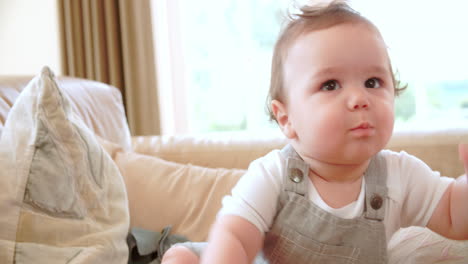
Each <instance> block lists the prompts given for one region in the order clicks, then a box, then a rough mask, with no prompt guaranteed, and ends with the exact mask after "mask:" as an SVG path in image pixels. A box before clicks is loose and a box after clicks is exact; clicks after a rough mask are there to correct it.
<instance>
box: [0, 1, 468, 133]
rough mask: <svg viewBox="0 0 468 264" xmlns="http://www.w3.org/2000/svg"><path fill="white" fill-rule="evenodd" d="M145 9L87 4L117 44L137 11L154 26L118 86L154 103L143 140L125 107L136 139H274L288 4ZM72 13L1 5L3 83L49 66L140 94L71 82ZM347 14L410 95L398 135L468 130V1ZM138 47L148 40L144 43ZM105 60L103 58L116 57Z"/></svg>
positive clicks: (381, 5)
mask: <svg viewBox="0 0 468 264" xmlns="http://www.w3.org/2000/svg"><path fill="white" fill-rule="evenodd" d="M144 1H147V2H148V7H149V8H147V9H148V10H143V9H134V11H132V12H131V13H130V15H128V16H126V14H125V13H128V10H129V9H131V8H132V7H131V5H132V4H133V2H132V1H125V0H120V1H117V0H115V1H111V0H109V1H100V0H99V1H94V2H102V4H101V6H100V7H99V8H102V9H103V10H104V11H103V13H102V14H103V16H104V13H106V12H108V11H106V10H109V8H110V7H111V6H112V5H111V3H115V6H114V7H113V8H114V9H116V10H117V14H118V15H117V18H118V19H117V21H118V22H117V23H116V25H117V26H115V27H112V28H110V29H108V30H110V31H111V33H112V32H113V31H116V32H117V33H119V32H121V33H119V34H117V38H119V39H123V40H125V38H124V36H125V34H124V33H125V30H126V31H127V32H130V33H132V32H134V33H132V34H137V33H139V32H137V31H135V30H129V29H128V28H127V29H126V28H125V26H126V23H129V22H128V21H130V20H131V19H133V18H138V16H139V15H138V14H139V12H140V13H143V11H144V12H147V13H148V16H149V20H147V21H149V23H144V24H150V25H149V26H150V27H149V30H150V31H149V32H150V34H149V36H150V37H151V39H148V43H150V44H151V45H146V46H145V49H142V48H140V47H137V49H136V50H143V51H144V54H149V55H148V56H147V57H146V58H141V59H142V60H143V59H146V60H147V61H146V62H145V63H138V61H137V62H135V63H132V64H131V67H127V68H125V67H124V70H123V71H122V74H117V75H119V76H120V75H122V76H128V72H129V71H130V70H134V71H135V72H142V71H143V70H146V72H147V76H149V78H150V79H149V80H151V81H145V82H143V83H144V84H146V85H147V86H148V88H147V90H145V91H148V90H150V91H153V92H143V93H142V96H143V97H145V100H148V103H147V104H148V105H149V106H150V107H153V108H155V109H154V112H155V114H154V115H156V116H157V117H154V116H153V117H149V118H148V120H153V121H154V122H156V123H158V125H157V126H154V128H148V129H146V128H142V127H141V126H139V125H138V124H137V120H135V119H136V118H135V117H134V116H135V114H132V113H133V112H135V111H134V110H132V107H138V103H135V102H137V101H138V100H137V101H135V99H132V100H130V99H128V98H127V99H126V102H127V104H126V107H127V113H128V114H129V122H130V123H132V122H133V125H131V128H132V133H134V134H187V133H213V132H214V133H218V132H228V131H229V132H237V131H244V132H247V133H278V128H277V127H276V125H275V124H274V123H272V122H270V121H269V120H268V116H267V114H266V110H265V99H266V94H267V91H268V86H269V79H270V62H271V56H272V48H273V45H274V43H275V41H276V37H277V35H278V33H279V30H280V28H281V26H282V22H283V21H284V16H285V14H286V13H285V12H286V10H291V9H292V8H293V7H292V4H291V1H288V0H198V1H190V0H144ZM144 1H143V0H142V1H141V2H144ZM67 2H68V3H67ZM69 2H70V1H63V0H62V1H57V0H40V1H35V0H0V75H10V74H21V75H24V74H26V75H34V74H36V73H38V72H39V71H40V68H41V67H42V65H46V64H47V65H49V66H50V67H51V68H52V69H53V70H54V71H55V72H56V73H57V74H59V75H60V74H64V75H72V76H78V77H83V78H90V79H98V80H99V81H104V82H108V83H111V84H113V85H115V86H117V87H119V88H120V89H121V90H122V92H123V94H124V96H127V97H129V98H130V96H132V94H133V93H134V91H136V90H138V89H140V87H141V86H142V85H141V83H142V81H140V84H139V85H136V84H135V82H133V84H132V82H128V81H127V80H128V79H131V78H129V77H125V78H123V80H120V82H115V81H109V80H106V79H105V78H104V79H102V78H101V79H99V78H96V76H94V75H86V74H85V73H82V74H80V73H79V72H76V71H75V72H74V71H72V70H70V67H69V66H67V65H68V64H69V62H68V61H67V60H66V59H64V57H66V54H67V52H66V51H64V50H65V49H66V48H65V47H66V46H67V45H66V44H64V42H65V41H64V38H65V39H66V37H64V36H66V35H67V34H69V33H68V31H67V28H73V27H67V26H64V25H63V23H67V22H66V18H67V14H68V13H67V12H64V6H65V7H66V6H67V4H68V5H70V3H69ZM78 2H81V4H79V5H76V6H78V7H77V8H78V9H79V12H81V13H83V12H84V11H83V10H85V8H88V7H89V5H90V3H89V0H88V1H84V0H78V1H75V2H73V3H78ZM135 2H140V1H135ZM296 2H298V1H296ZM301 2H302V3H303V2H307V1H301ZM349 3H350V5H351V6H352V7H354V8H355V9H356V10H357V11H359V12H360V13H361V14H363V15H364V16H365V17H367V18H369V19H370V20H371V21H372V22H374V23H375V24H376V25H377V27H378V28H379V29H380V31H381V33H382V35H383V37H384V39H385V41H386V42H387V45H388V48H389V53H390V57H391V60H392V64H393V68H394V69H395V70H397V71H398V73H399V74H398V76H399V78H400V79H401V81H402V82H403V83H407V84H408V89H407V90H406V91H405V92H404V93H403V94H402V95H401V96H399V97H398V98H397V100H396V117H397V118H396V127H395V129H396V130H421V129H422V130H431V129H444V128H453V127H467V126H468V73H467V71H468V49H467V47H468V35H467V34H465V33H464V32H465V31H466V28H468V16H466V14H465V12H466V10H467V9H468V2H466V1H464V0H447V1H443V2H442V1H433V0H429V1H427V0H426V1H423V0H412V1H407V0H391V1H390V0H378V1H376V0H351V1H349ZM76 6H75V7H76ZM72 7H73V5H72ZM89 8H90V10H91V11H92V10H95V9H93V7H89ZM75 9H76V8H75ZM132 10H133V9H132ZM139 10H140V11H139ZM106 14H107V13H106ZM98 16H99V14H98ZM123 18H125V19H123ZM69 20H70V19H69ZM64 21H65V22H64ZM136 25H137V26H138V24H136ZM140 25H142V24H140ZM91 26H92V25H91ZM122 28H123V29H122ZM138 28H141V26H140V27H138ZM141 34H145V33H141ZM145 36H146V38H148V34H146V35H145ZM82 38H84V37H82ZM135 38H136V39H137V41H135V43H142V42H143V41H145V40H146V38H142V37H140V38H139V37H138V35H136V36H135ZM90 43H91V44H89V45H88V46H90V45H91V46H93V45H98V44H96V43H98V42H95V41H91V42H90ZM125 43H126V42H125V41H124V42H123V44H121V45H119V49H120V50H122V51H120V52H116V53H115V54H123V57H122V59H121V60H120V61H121V64H123V65H124V66H125V64H126V62H127V61H128V60H129V58H131V59H132V60H134V59H133V58H140V57H145V56H140V57H139V56H138V54H137V55H134V53H130V54H131V55H127V56H126V55H125V54H126V53H125V52H126V49H128V48H129V45H126V44H125ZM68 46H70V45H68ZM88 46H87V45H83V46H82V48H80V49H83V50H84V49H86V48H87V47H88ZM150 49H152V51H151V52H148V50H150ZM105 50H106V49H105ZM68 52H69V51H68ZM140 53H141V52H140ZM64 54H65V55H64ZM112 54H114V53H111V55H108V56H107V57H111V58H112V56H113V55H112ZM140 55H141V54H140ZM78 57H79V56H78ZM148 60H151V63H150V64H151V67H148V66H144V65H150V64H148ZM92 64H93V63H91V65H92ZM107 64H109V65H114V64H115V63H114V62H112V61H111V62H110V63H107ZM153 64H154V67H153ZM129 69H130V70H129ZM84 72H85V71H84ZM111 79H112V78H111ZM145 80H146V79H145ZM145 93H146V96H145ZM131 102H133V104H132V103H131ZM134 105H136V106H134ZM146 112H147V111H146ZM139 116H140V115H139Z"/></svg>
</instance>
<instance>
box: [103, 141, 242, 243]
mask: <svg viewBox="0 0 468 264" xmlns="http://www.w3.org/2000/svg"><path fill="white" fill-rule="evenodd" d="M102 144H103V145H104V146H105V148H106V149H107V150H108V151H109V153H110V154H111V155H112V156H113V157H114V161H115V163H116V164H117V166H118V167H119V169H120V172H121V173H122V175H123V177H124V180H125V184H126V187H127V193H128V199H129V203H130V224H131V226H132V227H140V228H144V229H149V230H154V231H158V232H160V231H161V230H162V229H163V228H164V227H166V226H172V233H175V234H180V235H184V236H186V237H187V238H189V239H190V240H192V241H206V240H207V239H208V233H209V229H210V227H211V225H212V223H213V222H214V220H215V218H216V214H217V212H218V211H219V209H220V208H221V200H222V197H223V196H224V195H227V194H229V193H230V191H231V189H232V187H233V186H234V185H235V184H236V183H237V181H238V180H239V178H240V177H241V176H242V175H243V174H244V173H245V171H244V170H239V169H223V168H207V167H201V166H195V165H191V164H179V163H175V162H169V161H165V160H163V159H160V158H157V157H152V156H147V155H143V154H138V153H134V152H126V151H123V150H122V149H121V148H119V146H117V145H115V144H109V143H102Z"/></svg>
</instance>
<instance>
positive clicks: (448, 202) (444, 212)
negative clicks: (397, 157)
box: [427, 145, 468, 240]
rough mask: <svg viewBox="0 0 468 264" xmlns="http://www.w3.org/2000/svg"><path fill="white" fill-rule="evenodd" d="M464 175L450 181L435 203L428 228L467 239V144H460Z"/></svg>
mask: <svg viewBox="0 0 468 264" xmlns="http://www.w3.org/2000/svg"><path fill="white" fill-rule="evenodd" d="M459 152H460V157H461V160H462V161H463V164H464V166H465V173H466V175H465V176H462V177H460V178H458V179H457V181H455V182H454V183H452V184H451V185H450V186H449V187H448V188H447V190H446V191H445V193H444V195H443V196H442V198H441V200H440V202H439V204H438V205H437V207H436V209H435V211H434V213H433V214H432V217H431V219H430V220H429V223H428V225H427V227H428V228H430V229H431V230H433V231H434V232H437V233H439V234H441V235H443V236H445V237H447V238H451V239H458V240H467V239H468V145H460V147H459Z"/></svg>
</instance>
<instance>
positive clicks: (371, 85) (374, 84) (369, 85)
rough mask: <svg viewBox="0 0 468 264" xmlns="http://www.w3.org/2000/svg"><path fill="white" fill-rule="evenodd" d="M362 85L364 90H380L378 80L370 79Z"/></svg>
mask: <svg viewBox="0 0 468 264" xmlns="http://www.w3.org/2000/svg"><path fill="white" fill-rule="evenodd" d="M364 85H365V86H366V88H380V85H381V83H380V80H379V79H378V78H370V79H368V80H367V81H366V82H365V83H364Z"/></svg>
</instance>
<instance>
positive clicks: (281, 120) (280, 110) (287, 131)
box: [271, 100, 296, 139]
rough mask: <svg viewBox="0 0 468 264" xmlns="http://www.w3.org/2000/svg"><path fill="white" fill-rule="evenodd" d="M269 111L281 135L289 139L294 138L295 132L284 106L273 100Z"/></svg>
mask: <svg viewBox="0 0 468 264" xmlns="http://www.w3.org/2000/svg"><path fill="white" fill-rule="evenodd" d="M271 110H272V112H273V115H274V116H275V118H276V121H277V122H278V125H279V126H280V128H281V131H283V134H284V135H285V136H286V137H287V138H289V139H292V138H295V137H296V132H295V131H294V128H293V127H292V124H291V122H290V120H289V116H288V112H287V109H286V106H285V105H284V104H283V103H281V102H280V101H278V100H273V101H271Z"/></svg>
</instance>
